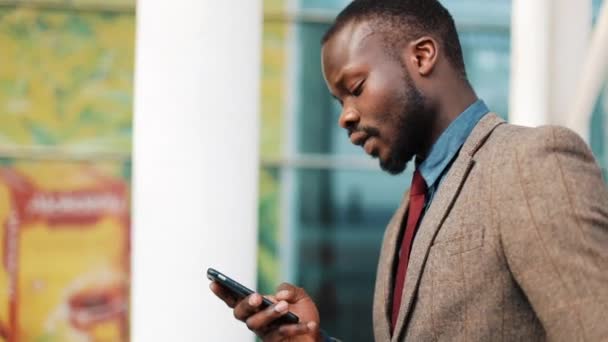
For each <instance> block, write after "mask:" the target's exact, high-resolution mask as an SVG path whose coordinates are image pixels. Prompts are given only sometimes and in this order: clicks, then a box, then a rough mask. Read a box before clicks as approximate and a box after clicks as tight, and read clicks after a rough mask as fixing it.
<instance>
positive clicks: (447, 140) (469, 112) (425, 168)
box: [416, 100, 490, 212]
mask: <svg viewBox="0 0 608 342" xmlns="http://www.w3.org/2000/svg"><path fill="white" fill-rule="evenodd" d="M489 112H490V111H489V109H488V107H487V106H486V104H485V103H484V102H483V101H482V100H477V101H475V103H473V104H472V105H470V106H469V107H468V108H467V109H465V111H464V112H462V113H461V114H460V115H458V117H457V118H456V119H455V120H454V121H452V123H450V125H449V126H448V128H446V129H445V131H443V133H441V135H440V136H439V139H437V141H436V142H435V144H433V146H432V147H431V150H430V151H429V154H428V156H427V158H426V159H425V160H423V161H422V162H420V163H418V162H417V163H416V164H417V165H418V170H420V173H421V174H422V178H424V181H425V182H426V184H427V187H428V192H427V196H426V203H425V207H424V211H425V212H426V210H427V208H428V207H429V206H430V204H431V202H432V201H433V197H434V196H435V193H437V189H439V185H441V181H442V180H443V177H444V176H445V174H446V173H447V172H448V170H449V169H450V166H451V165H452V162H453V161H454V159H455V158H456V155H457V154H458V151H460V148H461V147H462V145H463V144H464V142H465V141H466V140H467V138H468V137H469V135H470V134H471V131H473V128H475V125H477V123H478V122H479V120H481V118H482V117H483V116H484V115H486V114H488V113H489Z"/></svg>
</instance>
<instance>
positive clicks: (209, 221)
mask: <svg viewBox="0 0 608 342" xmlns="http://www.w3.org/2000/svg"><path fill="white" fill-rule="evenodd" d="M261 25H262V2H261V0H248V1H238V0H223V1H190V0H173V1H144V0H139V1H138V2H137V49H136V56H137V57H136V76H135V119H134V151H133V152H134V153H133V155H134V172H133V186H134V189H133V190H134V192H133V224H134V227H133V236H132V245H133V254H132V269H133V286H132V296H133V298H132V336H133V341H247V340H250V341H253V336H252V334H251V333H250V332H249V331H248V330H247V328H246V327H245V326H244V325H243V324H242V323H240V322H236V321H235V320H234V318H233V316H232V312H231V310H229V309H228V308H227V307H226V306H225V305H224V304H223V303H221V302H220V301H219V300H218V299H216V298H215V296H213V294H212V293H211V291H210V290H209V287H208V284H209V281H208V280H207V279H206V276H205V271H206V269H207V267H210V266H211V267H215V268H217V269H219V270H221V271H223V272H225V273H226V274H228V275H230V276H233V277H234V278H236V279H238V280H240V281H242V282H243V283H244V284H246V285H248V286H252V287H253V286H255V283H256V250H257V184H258V167H259V160H258V159H259V157H258V154H259V153H258V145H259V143H258V134H259V133H258V131H259V129H258V127H259V122H258V121H259V115H258V111H259V84H260V77H259V76H260V75H259V73H260V72H259V70H260V44H261Z"/></svg>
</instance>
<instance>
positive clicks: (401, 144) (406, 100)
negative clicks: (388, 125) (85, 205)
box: [380, 66, 436, 175]
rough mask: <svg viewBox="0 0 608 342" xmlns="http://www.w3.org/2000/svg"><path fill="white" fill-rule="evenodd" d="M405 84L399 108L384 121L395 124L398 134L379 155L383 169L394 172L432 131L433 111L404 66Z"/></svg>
mask: <svg viewBox="0 0 608 342" xmlns="http://www.w3.org/2000/svg"><path fill="white" fill-rule="evenodd" d="M403 71H404V81H403V83H404V86H403V87H402V88H403V92H402V94H401V96H400V98H399V103H400V104H401V108H402V109H401V112H399V113H397V115H396V116H393V117H392V118H391V119H389V117H390V116H387V121H388V120H390V121H392V124H393V125H395V127H396V128H397V136H396V137H395V139H394V141H393V144H392V146H391V147H390V150H389V156H388V157H387V158H385V159H382V158H380V167H381V168H382V170H384V171H386V172H388V173H390V174H393V175H397V174H400V173H401V172H403V171H404V170H405V169H406V167H407V164H408V162H409V161H410V160H411V159H412V158H413V157H414V156H415V155H416V154H419V153H421V152H422V150H423V149H424V148H425V146H426V145H427V141H428V139H429V136H430V133H431V126H432V123H433V121H434V120H435V117H436V112H435V111H434V110H432V109H430V108H428V106H427V105H426V103H427V102H426V99H425V97H424V95H423V94H422V92H421V91H420V90H419V89H418V88H416V86H415V85H414V82H413V81H412V79H411V77H410V75H409V73H408V71H407V70H406V69H405V66H404V67H403Z"/></svg>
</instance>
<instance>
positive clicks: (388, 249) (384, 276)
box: [373, 191, 410, 341]
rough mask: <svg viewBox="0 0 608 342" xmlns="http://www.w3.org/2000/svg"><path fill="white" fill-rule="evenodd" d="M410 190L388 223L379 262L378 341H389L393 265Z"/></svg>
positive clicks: (375, 304)
mask: <svg viewBox="0 0 608 342" xmlns="http://www.w3.org/2000/svg"><path fill="white" fill-rule="evenodd" d="M409 193H410V192H409V191H406V193H405V195H404V196H403V199H402V201H401V204H400V205H399V208H398V209H397V211H396V212H395V215H393V218H392V219H391V221H390V222H389V224H388V225H387V229H386V232H385V236H384V242H383V244H382V249H381V250H380V259H379V263H378V271H377V279H376V290H375V293H374V315H373V316H374V327H375V329H374V334H375V340H376V341H389V340H390V337H391V332H390V324H391V321H390V320H391V312H392V307H391V304H392V300H391V295H392V286H393V277H394V274H393V266H394V263H395V258H396V255H397V249H398V246H397V242H398V240H399V233H400V232H401V226H402V224H403V219H404V217H405V213H406V211H407V208H408V205H409V198H410V196H409Z"/></svg>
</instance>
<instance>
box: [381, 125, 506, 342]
mask: <svg viewBox="0 0 608 342" xmlns="http://www.w3.org/2000/svg"><path fill="white" fill-rule="evenodd" d="M502 123H504V121H503V120H502V119H500V118H499V117H498V116H496V115H495V114H488V115H486V116H484V117H483V118H482V119H481V121H480V122H479V123H478V124H477V126H475V128H474V129H473V131H472V132H471V135H470V136H469V138H467V140H466V141H465V143H464V145H463V146H462V149H461V151H460V153H459V154H458V156H457V157H456V160H455V161H454V163H453V164H452V166H451V167H450V170H449V171H448V173H447V174H446V176H445V179H444V180H443V182H442V184H441V187H440V188H439V190H438V192H437V194H436V195H435V198H434V199H433V202H432V203H431V206H430V207H429V209H428V211H427V212H426V213H425V215H424V218H423V219H422V222H421V223H420V226H419V227H418V232H417V233H416V237H415V239H414V243H413V246H412V251H411V254H410V261H409V265H408V269H407V277H406V280H405V284H404V288H403V295H402V296H403V297H402V299H401V303H402V304H401V305H402V307H401V310H400V311H399V317H398V319H397V325H396V327H395V333H394V334H393V336H392V339H391V340H392V341H398V340H399V337H400V336H401V335H402V334H403V329H404V328H405V325H406V324H405V323H406V321H407V319H408V318H409V315H410V313H411V310H412V304H413V301H414V298H415V295H416V292H417V290H418V286H419V285H420V277H421V276H422V272H423V270H424V266H425V263H426V260H427V257H428V253H429V249H430V247H431V245H432V243H433V240H434V239H435V236H436V235H437V232H438V231H439V228H440V227H441V224H442V223H443V221H444V220H445V218H446V217H447V214H448V213H449V211H450V209H451V207H452V205H453V203H454V200H455V199H456V198H457V197H458V193H459V192H460V189H461V188H462V185H463V184H464V182H465V180H466V178H467V176H468V174H469V172H470V171H471V169H472V168H473V165H474V164H475V162H474V160H473V155H474V153H475V152H476V151H477V150H478V149H479V147H481V145H483V143H484V142H485V140H486V139H487V138H488V136H489V135H490V133H491V132H492V131H493V130H494V128H496V127H497V126H498V125H500V124H502ZM397 237H398V234H397V235H395V240H396V239H397ZM393 244H396V241H394V242H393ZM393 252H394V250H393ZM394 257H395V256H394V255H393V256H392V258H390V259H391V260H393V259H394ZM391 265H392V264H391ZM391 278H392V277H391ZM389 293H390V288H389ZM389 302H390V301H389Z"/></svg>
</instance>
